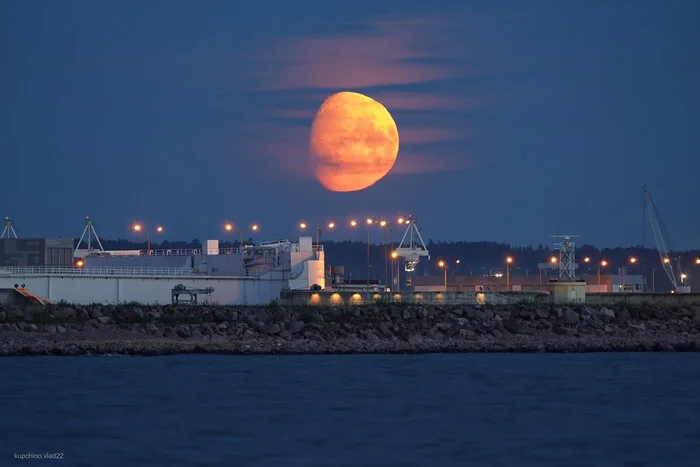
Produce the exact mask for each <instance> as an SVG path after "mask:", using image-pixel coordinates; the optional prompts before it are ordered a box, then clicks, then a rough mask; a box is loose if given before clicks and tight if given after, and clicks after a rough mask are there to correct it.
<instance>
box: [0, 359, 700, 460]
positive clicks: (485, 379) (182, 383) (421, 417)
mask: <svg viewBox="0 0 700 467" xmlns="http://www.w3.org/2000/svg"><path fill="white" fill-rule="evenodd" d="M699 390H700V354H687V353H686V354H683V353H664V354H650V353H644V354H642V353H638V354H579V355H577V354H571V355H566V354H559V355H556V354H524V355H516V354H466V355H456V354H452V355H407V356H402V355H395V356H389V355H361V356H260V357H234V356H209V355H183V356H173V357H155V358H141V357H39V358H37V357H34V358H5V359H0V409H1V410H2V412H0V465H2V466H4V465H22V464H32V465H39V464H41V465H66V466H68V465H70V466H97V465H99V466H132V465H133V466H140V465H156V466H218V465H222V466H223V465H225V466H305V467H306V466H452V465H457V466H472V465H473V466H529V465H533V466H567V467H576V466H595V467H601V466H623V465H629V466H653V467H661V466H663V467H671V466H693V467H696V466H698V465H700V460H699V459H700V421H698V417H700V396H699V395H698V391H699ZM28 453H37V454H41V455H43V454H44V453H61V454H62V459H60V460H34V459H32V460H18V459H16V458H15V454H17V455H20V454H28Z"/></svg>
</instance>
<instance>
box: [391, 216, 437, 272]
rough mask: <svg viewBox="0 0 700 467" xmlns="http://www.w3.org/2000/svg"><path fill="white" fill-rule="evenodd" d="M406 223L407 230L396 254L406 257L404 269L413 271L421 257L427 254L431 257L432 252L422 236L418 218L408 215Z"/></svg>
mask: <svg viewBox="0 0 700 467" xmlns="http://www.w3.org/2000/svg"><path fill="white" fill-rule="evenodd" d="M406 225H407V227H406V232H404V234H403V238H402V239H401V243H399V247H398V248H397V249H396V254H397V256H399V257H400V258H403V259H404V270H405V271H406V272H413V271H414V270H415V269H416V264H418V262H419V261H420V258H421V257H423V256H425V257H427V258H428V259H430V253H429V252H428V248H426V246H425V242H424V241H423V237H421V234H420V229H419V228H418V222H416V218H415V217H413V216H412V215H410V216H408V219H406ZM406 240H408V241H406ZM419 242H420V243H419Z"/></svg>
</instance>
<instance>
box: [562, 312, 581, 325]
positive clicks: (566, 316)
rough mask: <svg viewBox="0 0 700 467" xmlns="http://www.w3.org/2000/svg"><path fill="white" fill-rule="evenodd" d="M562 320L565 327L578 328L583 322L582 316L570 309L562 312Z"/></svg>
mask: <svg viewBox="0 0 700 467" xmlns="http://www.w3.org/2000/svg"><path fill="white" fill-rule="evenodd" d="M561 320H562V323H563V324H564V325H565V326H576V325H577V324H579V323H580V322H581V316H580V315H579V314H578V313H576V312H575V311H574V310H572V309H570V308H566V309H564V310H562V313H561Z"/></svg>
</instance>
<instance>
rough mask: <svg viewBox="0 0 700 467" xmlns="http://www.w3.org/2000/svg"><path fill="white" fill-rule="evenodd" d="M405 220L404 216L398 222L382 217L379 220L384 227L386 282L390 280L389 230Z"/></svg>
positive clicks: (392, 270) (392, 273)
mask: <svg viewBox="0 0 700 467" xmlns="http://www.w3.org/2000/svg"><path fill="white" fill-rule="evenodd" d="M404 222H405V220H404V218H403V217H399V218H398V219H397V220H396V222H390V221H387V220H384V219H382V220H381V221H379V227H381V228H382V229H384V282H389V272H388V271H389V262H390V261H389V239H388V237H389V231H390V230H391V228H392V226H395V225H401V224H403V223H404ZM392 249H393V240H392ZM391 276H392V277H391V283H392V286H393V282H394V277H393V276H394V268H393V267H392V269H391Z"/></svg>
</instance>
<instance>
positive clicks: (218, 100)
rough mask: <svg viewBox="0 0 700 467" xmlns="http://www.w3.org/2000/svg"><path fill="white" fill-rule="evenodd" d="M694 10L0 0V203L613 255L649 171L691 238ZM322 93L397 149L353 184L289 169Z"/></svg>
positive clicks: (30, 215) (58, 230)
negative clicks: (555, 237) (345, 188)
mask: <svg viewBox="0 0 700 467" xmlns="http://www.w3.org/2000/svg"><path fill="white" fill-rule="evenodd" d="M438 5H439V8H438ZM445 5H449V6H450V8H447V7H446V6H445ZM302 6H303V7H302ZM699 20H700V2H697V1H693V0H688V1H686V2H681V1H668V2H661V1H632V0H629V1H617V2H562V1H528V2H522V1H519V0H518V1H515V0H514V1H501V2H491V1H488V2H487V1H483V2H466V1H464V2H444V3H438V2H434V1H431V2H427V1H418V0H414V1H410V2H408V1H400V2H398V1H396V2H393V1H381V2H378V1H371V2H370V1H352V2H329V1H306V0H305V1H303V2H293V1H279V2H267V1H263V0H261V1H256V2H235V1H207V2H194V1H189V2H182V1H168V2H143V1H126V2H124V1H121V2H91V1H84V2H76V1H61V2H49V1H43V2H40V1H31V2H30V1H19V0H17V1H2V2H1V3H0V57H1V58H2V62H1V63H2V72H1V73H0V89H1V90H2V91H1V92H2V101H1V102H2V104H1V105H0V128H1V130H0V154H1V155H2V165H1V167H2V169H0V170H2V177H1V179H0V215H9V216H12V217H14V219H15V225H16V228H17V230H18V231H19V232H20V234H21V235H23V236H78V235H80V233H81V230H82V218H83V217H84V216H85V215H90V216H92V217H93V218H94V219H95V222H96V225H97V227H98V232H99V233H100V234H101V235H102V236H104V237H106V238H117V237H126V238H135V235H133V234H131V233H130V230H129V226H130V225H131V223H132V222H133V221H135V220H139V221H141V222H143V223H145V224H148V223H150V224H152V225H155V224H156V223H161V224H163V225H165V226H166V229H167V233H166V238H170V239H191V238H193V237H197V238H200V239H203V238H225V236H224V234H223V233H222V229H221V226H222V223H223V222H224V221H225V220H230V221H232V222H233V223H234V224H236V225H237V226H242V227H243V228H244V229H245V230H247V227H248V226H249V225H250V224H252V223H254V222H257V223H259V224H260V225H261V233H260V234H258V235H257V237H258V238H261V239H273V238H279V237H288V238H291V237H294V236H295V235H296V233H297V229H296V225H297V223H298V221H300V220H305V221H306V222H307V223H309V224H310V225H316V224H317V223H319V222H325V221H327V220H330V219H332V220H334V221H335V222H336V223H338V224H339V225H340V224H345V223H347V222H348V221H349V220H350V219H351V218H353V217H358V218H360V217H364V216H368V215H369V216H373V217H387V218H393V217H396V216H397V215H398V214H407V213H414V214H415V215H416V216H418V218H419V220H420V222H421V224H422V228H423V233H424V235H425V237H426V240H427V238H432V239H435V240H467V241H472V240H495V241H504V242H510V243H513V244H516V245H527V244H539V243H544V244H549V243H550V242H551V239H550V238H549V235H551V234H552V232H553V229H554V230H556V232H557V233H576V234H580V235H583V238H581V239H579V243H592V244H595V245H598V246H616V245H631V244H637V243H639V242H641V239H642V226H643V218H642V207H643V205H642V186H643V185H644V184H648V185H649V187H650V189H651V192H652V195H653V196H654V198H655V201H656V204H657V207H658V208H659V210H660V211H661V214H662V216H663V218H664V221H665V222H666V224H667V226H668V228H669V230H670V232H671V235H672V237H673V239H674V240H675V245H676V246H677V247H679V248H692V247H698V246H700V208H699V207H698V206H699V204H700V183H698V178H699V177H700V162H699V160H700V131H698V130H699V129H700V86H698V83H700V60H699V57H700V28H698V27H697V25H698V22H699ZM340 90H350V91H356V92H362V93H365V94H367V95H369V96H371V97H373V98H375V99H377V100H379V101H380V102H382V103H383V104H384V105H385V106H386V107H387V108H388V110H389V111H390V112H391V113H392V115H393V116H394V118H395V120H396V123H397V125H398V128H399V134H400V138H401V147H400V151H399V157H398V160H397V163H396V165H395V166H394V168H393V170H392V171H391V172H390V173H389V174H388V175H387V176H386V177H385V178H384V179H382V180H381V181H379V182H378V183H377V184H375V185H374V186H372V187H370V188H368V189H366V190H364V191H360V192H353V193H332V192H328V191H326V190H325V189H324V188H323V187H322V186H321V185H320V184H319V183H318V182H317V181H316V180H315V178H314V177H313V174H312V172H311V169H310V167H309V165H308V155H307V140H308V134H309V129H310V125H311V120H312V118H313V114H314V112H315V111H316V109H317V108H318V107H319V105H320V104H321V102H322V101H323V99H325V97H327V96H328V95H330V94H331V93H333V92H336V91H340ZM351 235H354V238H364V237H363V236H362V235H361V234H359V233H358V234H352V233H351V232H350V231H349V229H346V228H343V229H341V231H339V232H335V233H332V234H326V238H329V239H345V238H349V237H350V236H351ZM246 236H247V232H246ZM235 237H237V235H235ZM379 237H380V235H378V234H377V239H379ZM646 238H647V242H648V244H649V245H652V243H651V242H649V240H650V239H651V238H652V237H651V233H649V232H648V233H647V235H646Z"/></svg>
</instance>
